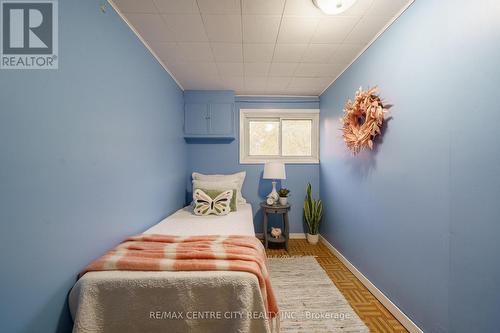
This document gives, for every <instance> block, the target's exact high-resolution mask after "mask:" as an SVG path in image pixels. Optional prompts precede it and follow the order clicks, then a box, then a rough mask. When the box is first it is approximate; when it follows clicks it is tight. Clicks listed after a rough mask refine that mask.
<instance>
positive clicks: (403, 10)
mask: <svg viewBox="0 0 500 333" xmlns="http://www.w3.org/2000/svg"><path fill="white" fill-rule="evenodd" d="M414 2H415V0H410V2H409V3H408V5H406V6H405V7H403V8H402V9H401V10H400V11H399V12H398V13H397V14H396V15H395V16H394V17H393V18H392V19H391V20H390V21H389V22H388V23H387V24H386V25H385V26H384V27H383V28H382V30H380V31H379V32H378V33H377V34H376V35H375V37H373V39H372V40H371V41H370V42H369V43H368V44H367V45H366V46H365V47H364V48H363V49H362V50H361V52H359V53H358V55H357V56H356V57H354V59H353V60H352V61H351V62H350V63H349V65H347V66H346V67H345V68H344V69H343V70H342V71H341V72H340V74H339V75H337V77H335V78H334V79H333V81H332V82H330V84H329V85H327V86H326V88H325V89H323V91H322V92H321V93H320V94H319V96H321V95H322V94H323V93H324V92H325V91H327V90H328V88H330V86H331V85H332V84H334V83H335V81H337V80H338V79H339V77H341V76H342V75H343V74H344V72H345V71H347V70H348V69H349V67H351V66H352V64H354V63H355V62H356V60H358V58H359V57H361V55H362V54H363V53H365V51H366V50H368V48H369V47H370V46H371V45H372V44H373V43H375V41H376V40H377V39H378V38H379V37H380V36H381V35H382V34H383V33H384V32H385V31H386V30H387V29H388V28H389V27H390V26H391V25H392V24H393V23H394V22H395V21H396V20H397V19H398V18H399V17H400V16H401V15H402V14H403V13H404V12H405V11H406V10H407V9H408V8H409V7H410V6H411V5H412V4H413V3H414Z"/></svg>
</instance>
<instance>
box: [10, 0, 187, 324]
mask: <svg viewBox="0 0 500 333" xmlns="http://www.w3.org/2000/svg"><path fill="white" fill-rule="evenodd" d="M101 2H102V1H97V0H92V1H77V0H72V1H68V0H64V1H59V16H60V21H59V22H60V26H59V33H60V36H59V46H60V63H59V70H53V71H44V70H38V71H36V70H29V71H21V70H10V71H8V70H0V87H1V89H0V184H1V185H0V223H1V230H0V265H1V267H2V273H1V274H0V286H1V287H0V289H1V292H0V295H1V296H0V331H2V332H36V333H39V332H56V331H59V332H69V331H70V330H71V321H70V318H69V312H68V310H67V305H66V296H67V293H68V291H69V290H70V288H71V286H72V285H73V283H74V282H75V278H76V275H77V273H78V272H79V270H80V269H82V268H83V267H84V266H85V265H86V264H88V263H89V262H90V261H91V260H93V259H94V258H96V257H98V256H100V255H102V254H103V253H104V252H105V251H106V250H108V249H109V248H111V247H112V246H114V245H115V244H116V243H117V242H119V241H120V240H122V239H123V238H124V237H126V236H128V235H130V234H134V233H138V232H141V231H142V230H144V229H146V228H147V227H148V226H150V225H152V224H154V223H156V222H158V221H159V220H160V219H161V218H162V217H164V216H166V215H168V214H169V213H171V212H172V211H174V210H176V209H178V208H179V207H181V206H182V204H183V203H184V188H185V181H184V180H185V178H186V150H185V145H186V144H185V142H184V139H183V137H182V123H183V96H182V91H181V90H180V89H179V87H178V86H177V85H176V83H175V82H174V81H173V80H172V79H171V78H170V76H169V75H168V74H166V73H165V71H164V70H163V69H162V67H161V66H160V65H159V64H158V63H157V62H156V61H155V60H154V58H152V56H151V55H150V54H149V53H148V51H147V50H146V48H145V47H144V46H143V45H142V44H141V43H140V42H139V41H138V39H137V37H136V36H135V35H134V34H133V33H132V32H131V30H130V29H129V28H128V27H127V26H126V25H125V23H124V22H123V21H122V20H121V19H120V18H119V17H118V15H116V13H114V12H113V10H112V9H111V8H108V11H107V13H106V14H102V13H101V12H100V11H99V4H100V3H101Z"/></svg>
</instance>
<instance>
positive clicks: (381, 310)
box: [266, 239, 408, 333]
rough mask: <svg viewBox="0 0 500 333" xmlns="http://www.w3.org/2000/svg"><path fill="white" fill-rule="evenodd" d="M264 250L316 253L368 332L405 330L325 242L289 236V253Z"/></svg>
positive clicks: (274, 254)
mask: <svg viewBox="0 0 500 333" xmlns="http://www.w3.org/2000/svg"><path fill="white" fill-rule="evenodd" d="M266 252H267V255H268V256H273V257H278V256H316V260H318V262H319V264H320V265H321V266H322V267H323V269H324V270H325V271H326V273H327V274H328V276H329V277H330V279H332V281H333V283H335V285H336V286H337V288H338V289H339V290H340V292H341V293H342V294H343V295H344V297H345V298H346V299H347V301H349V303H350V304H351V307H352V308H353V309H354V311H356V313H357V314H358V316H359V317H360V318H361V320H363V321H364V322H365V324H366V326H368V327H369V328H370V331H371V332H382V333H388V332H408V331H407V330H406V329H405V328H404V327H403V325H401V323H400V322H399V321H398V320H397V319H396V318H394V316H393V315H392V314H391V313H390V312H389V311H388V310H387V309H386V308H385V307H384V306H383V305H382V304H381V303H380V302H379V301H378V300H377V299H376V298H375V296H373V295H372V294H371V293H370V292H369V291H368V289H366V287H365V286H364V285H363V284H362V283H361V282H360V281H359V280H358V279H357V278H356V277H355V276H354V275H353V274H352V273H351V271H349V270H348V269H347V267H346V266H345V265H344V264H343V263H342V262H340V261H339V260H338V259H337V257H335V256H334V255H333V253H331V252H330V250H328V248H327V247H326V246H325V245H323V244H321V243H319V244H318V245H310V244H309V243H308V242H307V241H306V240H305V239H291V240H290V244H289V251H288V253H287V252H286V251H285V250H284V249H268V250H267V251H266Z"/></svg>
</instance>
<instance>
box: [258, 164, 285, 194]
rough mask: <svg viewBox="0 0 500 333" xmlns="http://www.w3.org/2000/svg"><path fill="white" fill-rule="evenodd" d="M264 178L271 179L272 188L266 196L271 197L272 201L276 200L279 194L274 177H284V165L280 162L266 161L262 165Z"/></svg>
mask: <svg viewBox="0 0 500 333" xmlns="http://www.w3.org/2000/svg"><path fill="white" fill-rule="evenodd" d="M262 178H264V179H272V180H273V190H272V191H271V193H269V194H268V195H267V197H268V198H269V197H271V198H273V200H274V202H276V201H278V198H279V195H278V192H277V191H276V179H286V173H285V165H284V164H283V163H281V162H267V163H266V164H265V165H264V175H263V177H262Z"/></svg>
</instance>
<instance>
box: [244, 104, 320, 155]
mask: <svg viewBox="0 0 500 333" xmlns="http://www.w3.org/2000/svg"><path fill="white" fill-rule="evenodd" d="M273 160H274V161H282V162H285V163H319V110H313V109H304V110H296V109H290V110H284V109H241V110H240V163H243V164H251V163H265V162H268V161H273Z"/></svg>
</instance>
